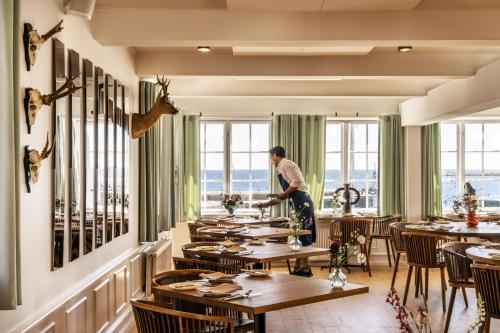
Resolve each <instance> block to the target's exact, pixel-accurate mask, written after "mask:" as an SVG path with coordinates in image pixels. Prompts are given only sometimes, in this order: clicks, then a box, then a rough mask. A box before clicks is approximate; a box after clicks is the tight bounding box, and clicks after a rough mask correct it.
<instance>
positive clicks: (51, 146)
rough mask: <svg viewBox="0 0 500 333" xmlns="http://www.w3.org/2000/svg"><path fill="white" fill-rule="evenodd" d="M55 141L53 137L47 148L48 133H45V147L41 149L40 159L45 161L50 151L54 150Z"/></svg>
mask: <svg viewBox="0 0 500 333" xmlns="http://www.w3.org/2000/svg"><path fill="white" fill-rule="evenodd" d="M55 139H56V137H55V136H54V139H52V144H51V145H50V148H49V133H47V142H46V143H45V147H43V150H42V153H41V154H40V157H41V158H42V159H46V158H47V157H48V156H49V155H50V153H51V152H52V149H53V148H54V142H55Z"/></svg>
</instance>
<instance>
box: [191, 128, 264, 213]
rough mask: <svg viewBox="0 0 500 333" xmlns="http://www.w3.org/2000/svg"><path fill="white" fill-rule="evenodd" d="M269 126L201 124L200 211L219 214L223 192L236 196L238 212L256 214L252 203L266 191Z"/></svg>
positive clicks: (262, 196)
mask: <svg viewBox="0 0 500 333" xmlns="http://www.w3.org/2000/svg"><path fill="white" fill-rule="evenodd" d="M270 127H271V126H270V123H269V122H264V121H261V122H258V121H257V122H243V121H241V122H240V121H225V122H208V121H207V122H202V123H201V125H200V146H201V149H200V152H201V158H200V161H201V167H200V169H201V209H202V211H213V212H215V211H220V210H222V207H221V205H220V198H221V195H222V194H223V193H240V194H241V195H242V197H243V201H244V204H243V207H241V208H240V209H239V211H243V212H245V211H256V209H253V208H252V207H251V205H252V203H253V202H255V201H258V200H264V199H265V196H266V194H268V193H269V192H270V165H271V161H270V158H269V153H268V151H269V148H270V147H269V146H270Z"/></svg>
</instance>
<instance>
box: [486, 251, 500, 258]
mask: <svg viewBox="0 0 500 333" xmlns="http://www.w3.org/2000/svg"><path fill="white" fill-rule="evenodd" d="M488 255H489V256H490V257H492V258H493V259H500V252H492V253H488Z"/></svg>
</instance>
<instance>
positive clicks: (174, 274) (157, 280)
mask: <svg viewBox="0 0 500 333" xmlns="http://www.w3.org/2000/svg"><path fill="white" fill-rule="evenodd" d="M213 272H214V271H212V270H206V269H181V270H175V271H167V272H163V273H160V274H157V275H155V276H153V281H152V284H153V286H161V285H168V284H171V283H175V282H183V281H189V280H199V279H200V274H201V273H213ZM153 295H154V299H155V301H156V302H158V303H161V304H171V305H172V306H173V307H174V308H175V309H176V310H180V311H187V312H192V313H201V314H207V315H217V316H226V317H231V318H234V319H236V320H237V321H236V326H237V327H238V328H242V327H243V328H244V327H246V328H247V330H246V331H243V332H247V331H249V330H252V328H251V326H252V325H253V321H251V320H249V319H244V314H243V313H242V312H239V311H236V310H232V309H226V308H220V307H215V306H207V305H203V304H199V303H195V302H189V301H183V300H178V299H173V298H171V297H168V296H165V295H160V294H158V293H155V291H154V290H153ZM247 317H250V316H248V315H247ZM250 322H251V323H252V325H250ZM248 326H250V328H249V327H248ZM237 331H238V330H237Z"/></svg>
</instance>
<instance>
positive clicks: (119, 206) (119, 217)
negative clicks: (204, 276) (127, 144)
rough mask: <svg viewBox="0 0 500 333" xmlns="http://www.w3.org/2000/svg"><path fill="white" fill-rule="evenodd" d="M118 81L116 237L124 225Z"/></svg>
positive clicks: (117, 86)
mask: <svg viewBox="0 0 500 333" xmlns="http://www.w3.org/2000/svg"><path fill="white" fill-rule="evenodd" d="M115 82H116V108H115V124H116V126H115V130H116V144H115V166H116V167H115V191H114V192H115V202H114V203H115V208H116V214H115V237H118V236H120V235H121V233H122V229H123V225H122V221H123V157H124V156H123V111H122V110H123V85H122V84H121V83H120V82H118V81H115Z"/></svg>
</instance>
